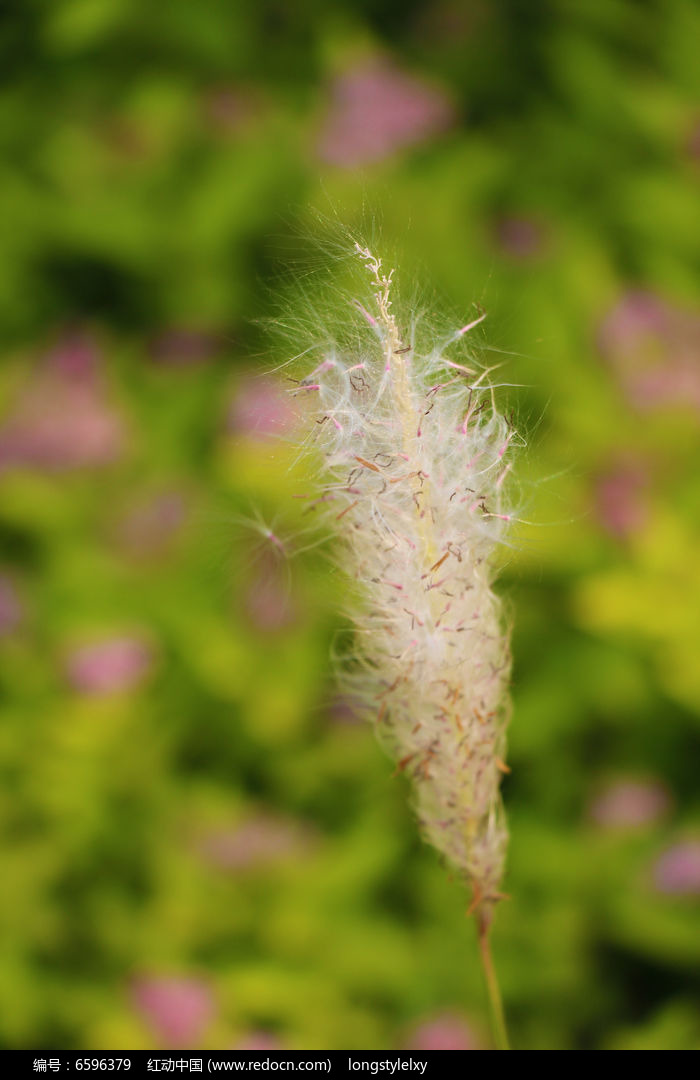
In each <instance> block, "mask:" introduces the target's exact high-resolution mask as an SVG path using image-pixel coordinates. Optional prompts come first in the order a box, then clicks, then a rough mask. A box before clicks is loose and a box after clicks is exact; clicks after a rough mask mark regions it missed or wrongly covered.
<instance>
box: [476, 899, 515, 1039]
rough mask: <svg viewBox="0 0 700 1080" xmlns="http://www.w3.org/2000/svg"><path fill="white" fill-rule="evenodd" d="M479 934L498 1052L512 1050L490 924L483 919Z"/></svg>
mask: <svg viewBox="0 0 700 1080" xmlns="http://www.w3.org/2000/svg"><path fill="white" fill-rule="evenodd" d="M477 925H478V932H479V952H480V954H481V966H482V968H483V971H484V980H485V982H486V990H487V993H488V998H489V1005H490V1007H491V1025H492V1027H493V1037H494V1042H495V1043H496V1049H497V1050H510V1044H509V1042H508V1031H507V1029H506V1018H505V1014H504V1012H503V1001H502V999H501V991H500V988H499V985H498V976H497V975H496V969H495V967H494V966H493V957H492V955H491V943H490V940H489V922H488V921H487V920H486V919H484V918H483V917H482V918H480V919H478V920H477Z"/></svg>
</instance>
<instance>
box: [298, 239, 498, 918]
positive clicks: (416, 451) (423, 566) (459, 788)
mask: <svg viewBox="0 0 700 1080" xmlns="http://www.w3.org/2000/svg"><path fill="white" fill-rule="evenodd" d="M355 255H356V257H357V258H358V259H359V260H361V263H362V264H364V268H365V270H366V272H367V274H368V276H369V282H370V283H371V299H370V298H369V297H367V298H365V299H366V302H365V303H361V302H360V301H359V300H355V301H354V307H355V309H356V311H355V316H356V319H357V321H358V323H359V325H360V326H361V327H362V336H361V337H360V338H358V344H357V345H354V346H352V347H351V348H350V349H349V350H346V349H344V348H342V347H340V346H336V347H332V346H330V347H328V348H327V349H325V350H324V351H322V353H321V355H317V356H316V357H315V359H314V361H312V363H311V364H310V365H309V371H308V374H307V375H306V377H305V378H303V379H302V380H301V381H300V382H299V383H298V384H297V385H296V388H295V389H294V390H293V391H292V393H293V394H295V395H296V396H297V397H301V398H302V399H303V402H304V405H305V406H306V407H307V409H308V413H309V414H310V418H311V419H312V420H313V421H315V422H314V423H310V424H309V428H310V429H311V431H312V433H313V434H312V436H310V438H313V441H314V442H317V443H320V446H321V449H322V452H323V455H324V470H323V473H324V475H323V480H322V490H320V491H318V492H316V493H315V495H313V496H311V498H312V499H314V500H315V501H316V504H317V505H320V506H322V507H323V509H324V512H325V513H326V515H327V518H328V521H329V523H330V526H331V528H332V531H333V533H334V534H335V535H336V538H337V541H338V544H337V548H338V550H339V553H340V554H339V558H340V561H341V563H342V566H343V568H344V569H345V571H346V572H347V574H348V575H349V576H350V577H351V578H352V579H354V583H355V584H354V588H353V589H352V601H351V617H352V620H353V623H354V626H355V631H356V634H355V637H356V647H357V654H356V656H355V659H354V660H353V662H352V663H350V664H347V665H344V669H343V671H342V673H341V679H342V682H343V684H344V689H345V690H346V692H347V693H348V694H349V695H350V696H351V698H352V699H353V701H354V702H357V703H359V704H360V706H361V709H362V710H363V711H365V712H366V713H367V714H368V715H370V716H371V717H372V718H373V721H374V725H375V728H376V731H377V734H378V737H379V739H380V742H381V743H382V744H383V746H384V747H386V749H387V750H388V751H389V753H390V754H391V756H392V757H393V758H394V760H395V762H396V765H397V769H398V770H399V771H401V772H403V773H405V774H406V775H407V776H408V777H410V779H411V781H412V787H413V791H414V802H415V808H416V813H417V816H418V819H419V822H420V825H421V829H422V832H423V834H424V836H425V838H426V839H427V840H428V841H429V842H430V843H431V844H432V845H433V846H434V847H435V848H437V849H438V851H440V852H441V853H442V854H443V855H444V856H445V857H446V859H447V861H448V862H449V863H450V864H451V866H452V867H453V868H454V869H455V870H456V871H457V872H458V873H459V875H460V876H461V877H462V878H463V879H464V880H465V882H466V884H467V885H468V886H469V887H470V888H471V890H472V897H473V899H472V909H473V910H474V911H475V912H478V914H479V916H480V918H481V919H482V921H486V922H488V920H490V917H491V912H492V909H493V905H494V902H495V901H496V900H498V899H499V897H500V896H501V895H502V894H501V893H500V883H501V878H502V874H503V865H504V858H505V850H506V843H507V830H506V825H505V821H504V815H503V811H502V806H501V799H500V794H499V786H500V780H501V776H502V774H503V772H507V771H508V769H507V766H506V765H505V729H506V725H507V721H508V715H509V702H508V683H509V673H510V651H509V640H508V634H507V631H506V628H505V626H504V619H503V615H502V611H501V604H500V601H499V598H498V597H497V595H496V594H495V592H494V591H493V588H492V580H493V577H494V574H495V568H494V560H493V555H494V552H495V549H496V548H497V546H498V545H499V544H500V543H501V542H502V541H503V540H504V538H505V534H506V531H507V530H508V528H509V523H510V521H511V515H510V514H509V513H508V511H507V509H505V507H504V491H505V490H506V488H507V485H506V484H505V481H506V477H507V475H508V471H509V469H510V464H509V461H508V457H509V454H510V450H511V447H512V445H513V442H514V441H515V438H516V436H515V431H514V429H513V427H512V424H511V422H510V420H509V419H507V418H506V417H505V416H503V415H501V414H500V413H499V411H498V410H497V408H496V404H495V398H494V393H493V389H492V388H491V387H490V386H489V384H488V383H487V378H488V372H486V371H481V372H479V371H478V370H477V369H476V368H475V367H474V366H473V365H472V363H471V361H470V362H469V364H467V363H463V362H460V352H459V350H458V349H456V348H452V347H453V346H457V345H458V343H459V342H460V341H462V340H463V339H464V338H465V336H466V335H467V334H468V332H469V331H470V330H471V329H472V328H473V327H474V326H475V325H476V324H478V323H479V322H481V321H482V319H483V318H484V317H485V316H484V314H483V313H482V312H478V313H477V316H476V317H475V318H474V320H473V321H471V322H469V323H467V325H465V326H462V327H461V328H460V329H458V330H456V331H455V332H454V333H452V334H450V335H448V336H447V337H446V338H445V339H443V340H437V341H436V340H434V339H433V340H430V339H428V340H426V339H425V334H424V333H423V332H422V330H421V327H420V320H419V319H418V318H417V317H415V318H413V319H410V318H409V319H408V320H407V322H406V327H404V323H403V321H401V322H399V319H398V317H397V316H396V315H395V313H394V307H393V295H392V283H393V280H392V279H393V273H394V272H393V270H392V271H391V272H388V273H387V272H385V270H384V269H383V267H382V263H381V260H380V259H378V258H376V257H375V256H374V255H373V254H372V253H371V252H370V251H369V250H368V249H367V248H365V247H363V246H362V245H360V244H359V243H356V244H355ZM352 317H353V316H352V313H351V312H349V314H348V318H352ZM307 359H308V354H307Z"/></svg>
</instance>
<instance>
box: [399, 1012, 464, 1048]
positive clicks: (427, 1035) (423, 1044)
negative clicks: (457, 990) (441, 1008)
mask: <svg viewBox="0 0 700 1080" xmlns="http://www.w3.org/2000/svg"><path fill="white" fill-rule="evenodd" d="M404 1049H406V1050H410V1051H414V1052H415V1051H423V1050H483V1049H484V1047H483V1045H482V1044H481V1042H480V1040H479V1039H478V1038H477V1036H476V1034H475V1032H474V1030H473V1028H472V1027H471V1025H470V1024H469V1023H468V1021H467V1020H466V1019H465V1018H464V1017H462V1016H459V1015H458V1014H457V1013H451V1012H445V1013H440V1014H438V1015H437V1016H434V1017H432V1018H430V1019H427V1020H424V1021H422V1022H421V1023H419V1024H418V1025H417V1026H416V1027H415V1028H414V1029H413V1031H412V1032H411V1034H410V1036H409V1038H408V1040H407V1042H406V1044H405V1047H404Z"/></svg>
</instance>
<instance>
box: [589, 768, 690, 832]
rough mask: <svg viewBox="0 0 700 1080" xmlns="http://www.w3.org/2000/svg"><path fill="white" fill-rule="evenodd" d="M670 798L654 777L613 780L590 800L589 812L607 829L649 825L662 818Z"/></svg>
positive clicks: (666, 811) (594, 819) (593, 818)
mask: <svg viewBox="0 0 700 1080" xmlns="http://www.w3.org/2000/svg"><path fill="white" fill-rule="evenodd" d="M670 806H671V797H670V795H669V793H668V791H667V789H666V788H665V787H664V785H663V784H661V783H659V781H657V780H616V781H614V782H613V783H611V784H609V785H608V786H607V787H605V788H603V790H602V791H600V792H599V793H598V794H597V795H596V796H595V797H594V799H593V801H592V802H591V804H590V806H589V808H588V815H589V817H590V818H591V820H592V821H594V822H595V823H596V825H600V826H602V827H603V828H606V829H626V828H635V827H640V826H643V825H652V824H654V823H655V822H657V821H659V820H660V819H661V818H663V817H665V815H666V814H667V813H668V811H669V809H670Z"/></svg>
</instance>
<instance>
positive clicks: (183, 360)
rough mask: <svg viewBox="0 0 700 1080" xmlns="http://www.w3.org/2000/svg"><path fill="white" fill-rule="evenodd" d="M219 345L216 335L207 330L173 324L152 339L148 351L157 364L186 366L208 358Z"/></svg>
mask: <svg viewBox="0 0 700 1080" xmlns="http://www.w3.org/2000/svg"><path fill="white" fill-rule="evenodd" d="M220 347H221V345H220V342H219V340H218V339H217V336H216V335H215V334H212V333H210V332H209V331H206V330H192V329H190V328H188V327H184V326H179V327H178V326H173V327H171V328H170V329H168V330H164V331H163V332H162V333H161V334H159V335H158V336H157V337H155V338H154V339H153V341H152V342H151V346H150V353H151V356H152V358H153V360H154V361H155V362H156V363H158V364H164V365H166V366H169V367H187V366H189V365H190V364H201V363H203V362H204V361H205V360H210V359H211V358H212V356H214V355H215V353H217V352H218V351H219V349H220Z"/></svg>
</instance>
